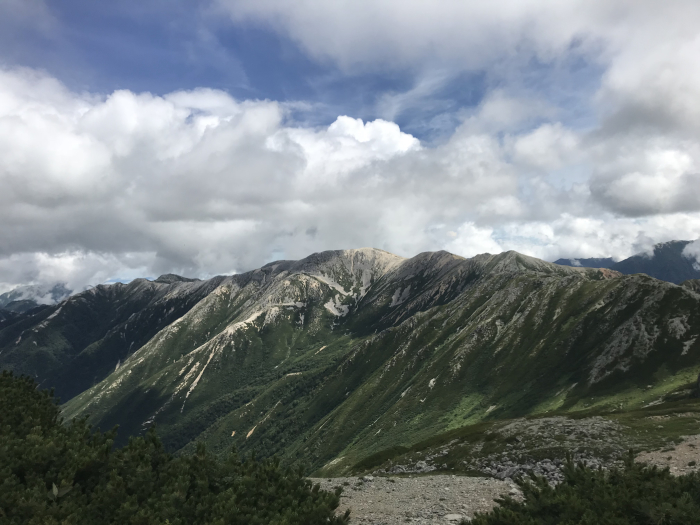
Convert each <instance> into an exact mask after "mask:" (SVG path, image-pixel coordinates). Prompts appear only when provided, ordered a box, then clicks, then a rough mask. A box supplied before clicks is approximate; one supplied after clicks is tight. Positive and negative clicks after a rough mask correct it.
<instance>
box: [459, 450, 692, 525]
mask: <svg viewBox="0 0 700 525" xmlns="http://www.w3.org/2000/svg"><path fill="white" fill-rule="evenodd" d="M564 474H565V481H564V482H562V483H561V484H559V485H557V486H556V487H550V486H549V484H548V483H547V482H546V481H545V480H544V479H543V478H539V479H536V480H527V481H521V482H519V485H520V488H521V490H522V491H523V495H524V497H525V500H524V501H523V502H522V503H519V502H516V501H514V500H513V499H511V498H505V499H503V500H499V503H500V507H496V508H495V509H493V511H491V512H490V513H488V514H482V515H478V516H477V517H475V518H474V520H472V521H471V522H470V525H574V524H575V525H652V524H653V525H676V524H677V525H695V524H700V476H699V475H697V474H687V475H684V476H679V477H675V476H672V475H671V474H670V473H669V471H668V469H664V470H661V469H658V468H656V467H649V466H647V465H640V464H637V463H634V461H633V458H632V456H631V455H630V457H629V458H628V459H627V462H626V464H625V467H624V468H622V469H613V470H610V471H607V472H606V471H602V470H591V469H589V468H587V467H585V466H584V465H581V464H579V465H575V464H574V463H573V462H572V461H569V462H568V463H567V465H566V467H565V471H564Z"/></svg>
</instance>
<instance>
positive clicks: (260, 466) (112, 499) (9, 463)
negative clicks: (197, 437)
mask: <svg viewBox="0 0 700 525" xmlns="http://www.w3.org/2000/svg"><path fill="white" fill-rule="evenodd" d="M62 423H63V422H62V420H61V418H60V413H59V409H58V406H57V404H56V402H55V401H54V400H53V395H52V394H51V393H48V392H45V391H44V392H42V391H39V390H37V389H36V384H35V383H34V381H33V380H31V379H30V378H24V377H22V378H16V377H14V376H13V375H12V374H10V373H7V372H3V373H2V374H1V375H0V523H2V524H3V525H5V524H7V525H12V524H23V525H25V524H27V525H33V524H36V525H39V524H41V525H52V524H56V525H58V524H62V525H72V524H75V525H82V524H86V523H89V524H94V525H102V524H119V525H158V524H163V525H165V524H169V525H196V524H205V523H206V524H208V525H224V524H227V525H228V524H233V525H238V524H240V525H243V524H245V525H257V524H260V525H262V524H265V525H268V524H277V525H282V524H285V525H287V524H290V525H291V524H299V525H301V524H329V523H330V524H333V525H340V524H347V523H348V522H349V516H348V514H347V513H346V515H344V516H334V510H335V509H336V508H337V507H338V504H339V499H340V498H339V495H340V490H337V491H336V493H329V492H325V491H321V490H319V487H318V485H316V486H313V485H312V484H311V482H310V481H308V480H307V479H305V478H304V476H303V472H302V471H301V469H297V470H291V469H286V470H283V469H281V468H280V466H279V463H278V462H277V461H276V460H274V459H271V460H265V461H254V460H252V459H248V460H245V459H243V460H242V459H240V458H239V457H238V456H237V454H236V453H235V452H233V453H232V454H231V455H230V456H229V457H228V458H227V459H226V460H224V461H221V460H219V459H217V458H216V457H215V456H212V455H211V454H208V453H207V452H206V450H205V448H204V446H203V445H201V444H200V445H199V446H198V447H197V452H196V453H195V454H194V455H192V456H183V457H173V456H171V455H169V454H168V453H166V452H165V450H164V448H163V446H162V444H161V442H160V440H159V439H158V437H157V435H156V434H155V432H154V431H149V432H148V433H147V434H146V436H145V437H140V438H135V439H131V440H130V441H129V443H128V445H126V446H124V447H123V448H121V449H116V450H113V446H112V445H113V442H114V438H115V436H116V429H115V430H113V431H110V432H107V433H101V432H93V431H92V430H91V429H90V427H89V426H88V425H87V423H86V421H85V420H84V419H83V420H74V421H72V422H71V423H69V424H67V425H64V424H62Z"/></svg>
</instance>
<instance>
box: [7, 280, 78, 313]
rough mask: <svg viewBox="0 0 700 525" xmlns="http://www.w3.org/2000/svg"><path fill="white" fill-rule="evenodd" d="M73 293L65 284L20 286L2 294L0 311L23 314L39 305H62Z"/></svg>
mask: <svg viewBox="0 0 700 525" xmlns="http://www.w3.org/2000/svg"><path fill="white" fill-rule="evenodd" d="M72 293H73V290H70V289H68V288H67V287H66V285H65V284H64V283H55V284H50V285H27V286H18V287H17V288H14V289H13V290H10V291H9V292H5V293H3V294H0V310H6V311H10V312H17V313H23V312H26V311H27V310H30V309H32V308H36V307H37V306H39V305H47V304H56V303H60V302H61V301H63V300H64V299H66V298H67V297H69V296H70V295H71V294H72Z"/></svg>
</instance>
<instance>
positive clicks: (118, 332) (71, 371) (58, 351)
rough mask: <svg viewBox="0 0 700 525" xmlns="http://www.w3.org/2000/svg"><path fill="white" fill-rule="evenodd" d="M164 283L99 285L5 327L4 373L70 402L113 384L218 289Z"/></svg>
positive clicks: (1, 337) (1, 341)
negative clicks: (135, 356)
mask: <svg viewBox="0 0 700 525" xmlns="http://www.w3.org/2000/svg"><path fill="white" fill-rule="evenodd" d="M221 279H222V278H214V279H211V280H209V281H194V280H192V279H183V278H175V279H173V276H164V278H161V279H158V280H156V281H152V282H151V281H147V280H145V279H136V280H135V281H132V282H131V283H129V284H121V283H117V284H113V285H100V286H97V287H95V288H92V289H90V290H87V291H85V292H82V293H80V294H77V295H74V296H72V297H70V298H68V299H66V300H65V301H63V302H61V303H59V304H58V305H55V306H50V307H40V308H36V309H34V310H32V311H30V312H28V313H27V314H25V315H22V316H17V315H15V316H12V317H11V318H10V319H7V320H5V321H4V322H3V323H2V324H0V367H1V368H3V369H6V370H12V371H14V372H15V373H17V374H26V375H29V376H31V377H32V378H34V379H35V380H36V381H37V382H38V383H39V384H40V386H42V387H45V388H47V387H52V388H55V390H56V395H57V396H58V397H59V398H61V399H63V400H68V399H70V398H72V397H73V396H75V395H77V394H79V393H81V392H83V391H85V390H86V389H87V388H89V387H91V386H92V385H94V384H95V383H97V382H99V381H101V380H102V379H104V378H105V377H107V376H108V375H109V374H110V373H111V372H112V371H114V369H115V367H116V366H117V365H118V363H120V362H121V361H123V360H125V359H126V358H127V357H128V356H129V355H130V354H132V353H133V352H134V351H136V350H138V349H139V348H140V347H141V346H143V345H144V344H145V343H146V342H147V341H148V340H149V339H150V338H151V337H153V335H155V334H156V333H157V332H158V331H159V330H161V329H163V328H164V327H166V326H168V325H169V324H170V323H172V322H173V321H175V320H177V319H179V318H180V317H181V316H182V315H184V314H185V313H186V312H187V311H188V310H189V309H190V308H192V306H194V305H195V304H196V303H197V302H199V301H200V300H201V299H202V298H203V297H206V296H207V295H208V294H209V293H210V292H211V291H212V290H214V289H215V288H216V286H217V285H218V283H219V282H220V281H221Z"/></svg>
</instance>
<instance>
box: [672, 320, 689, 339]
mask: <svg viewBox="0 0 700 525" xmlns="http://www.w3.org/2000/svg"><path fill="white" fill-rule="evenodd" d="M689 328H690V326H689V325H688V316H687V315H682V316H680V317H672V318H671V319H669V320H668V331H669V332H670V333H671V335H672V336H673V337H675V338H676V339H680V338H682V337H683V335H684V334H685V333H686V331H687V330H688V329H689Z"/></svg>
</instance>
